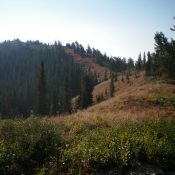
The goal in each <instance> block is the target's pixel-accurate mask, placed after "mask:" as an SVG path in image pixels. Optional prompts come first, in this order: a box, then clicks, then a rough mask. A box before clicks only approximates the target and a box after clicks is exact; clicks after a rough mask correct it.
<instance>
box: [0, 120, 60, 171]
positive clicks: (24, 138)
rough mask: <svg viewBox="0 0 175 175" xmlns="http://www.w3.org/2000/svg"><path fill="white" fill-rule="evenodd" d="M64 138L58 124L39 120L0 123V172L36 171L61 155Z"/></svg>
mask: <svg viewBox="0 0 175 175" xmlns="http://www.w3.org/2000/svg"><path fill="white" fill-rule="evenodd" d="M61 144H62V138H61V136H60V133H59V131H58V129H57V127H56V126H54V125H53V124H49V123H42V122H39V120H37V119H27V120H5V121H1V124H0V172H1V174H35V173H36V170H37V169H38V168H39V167H40V166H42V165H43V164H44V163H45V162H49V161H51V160H52V159H53V158H54V157H58V156H59V152H58V150H59V147H60V146H61Z"/></svg>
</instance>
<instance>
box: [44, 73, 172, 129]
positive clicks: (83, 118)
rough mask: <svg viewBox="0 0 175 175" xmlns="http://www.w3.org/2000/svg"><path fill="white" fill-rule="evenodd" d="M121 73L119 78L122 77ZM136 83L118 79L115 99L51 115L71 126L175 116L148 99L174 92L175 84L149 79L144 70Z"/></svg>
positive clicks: (169, 110) (97, 89) (133, 77)
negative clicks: (64, 114) (56, 115)
mask: <svg viewBox="0 0 175 175" xmlns="http://www.w3.org/2000/svg"><path fill="white" fill-rule="evenodd" d="M120 78H121V76H120V77H119V79H120ZM130 79H131V81H132V82H133V83H132V84H129V83H125V82H124V83H123V82H121V81H117V82H116V84H115V87H116V93H115V96H114V97H113V98H110V99H108V100H106V101H103V102H101V103H99V104H96V105H94V106H92V107H89V108H88V109H85V110H82V111H78V112H77V113H74V114H71V115H67V116H58V117H53V118H49V119H48V118H47V120H50V121H53V122H54V123H60V124H63V125H64V126H66V127H68V128H71V127H72V125H74V124H83V123H86V124H89V125H93V126H100V125H103V126H104V125H106V126H107V127H110V126H114V125H116V126H119V125H122V124H123V123H126V122H144V121H145V120H149V119H155V120H157V119H160V118H166V119H170V118H175V110H174V109H171V108H165V107H161V106H156V105H153V104H150V103H149V102H148V101H147V100H145V99H147V98H152V97H154V96H156V95H160V94H163V95H170V94H174V92H175V86H174V85H171V84H165V83H163V81H161V80H156V81H155V80H154V81H150V80H145V78H144V73H143V72H142V73H140V74H139V75H138V77H137V78H136V77H135V75H133V76H131V77H130ZM108 84H109V81H106V82H103V83H101V84H99V85H97V86H96V87H95V89H94V94H96V93H98V92H101V91H103V90H104V89H105V88H107V86H108Z"/></svg>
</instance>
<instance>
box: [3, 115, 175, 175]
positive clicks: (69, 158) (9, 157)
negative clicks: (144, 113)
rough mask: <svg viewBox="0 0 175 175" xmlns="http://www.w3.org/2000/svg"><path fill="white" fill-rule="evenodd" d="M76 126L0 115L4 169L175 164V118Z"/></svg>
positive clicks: (78, 170)
mask: <svg viewBox="0 0 175 175" xmlns="http://www.w3.org/2000/svg"><path fill="white" fill-rule="evenodd" d="M101 120H102V119H100V118H98V119H97V123H96V124H94V125H93V126H91V125H89V124H88V123H84V124H80V123H73V124H72V125H71V126H70V128H64V126H61V127H60V126H59V125H58V124H57V125H55V124H51V123H46V122H43V121H42V122H41V121H39V120H37V119H27V120H4V121H0V174H2V175H5V174H38V175H44V174H96V173H97V172H99V171H100V170H103V169H109V168H110V167H116V168H123V169H124V168H126V167H135V166H139V165H141V164H144V163H145V162H146V163H150V164H153V165H157V166H159V167H160V168H162V169H164V170H169V171H170V170H175V168H174V167H175V121H174V120H166V121H165V120H149V121H145V122H140V123H139V122H137V123H132V122H128V123H125V124H123V125H121V126H120V127H119V126H118V127H115V126H113V127H109V126H107V125H106V124H105V123H104V122H103V121H101Z"/></svg>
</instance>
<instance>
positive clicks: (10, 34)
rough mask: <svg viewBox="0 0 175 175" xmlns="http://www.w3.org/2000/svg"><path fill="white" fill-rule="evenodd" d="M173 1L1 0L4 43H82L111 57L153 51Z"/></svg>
mask: <svg viewBox="0 0 175 175" xmlns="http://www.w3.org/2000/svg"><path fill="white" fill-rule="evenodd" d="M173 16H175V0H0V41H4V40H13V39H14V38H19V39H20V40H22V41H26V40H40V41H42V42H46V43H53V42H54V41H55V40H60V41H61V42H62V44H65V43H67V42H72V41H75V40H76V41H78V42H79V43H81V44H83V45H84V46H85V47H86V46H87V45H88V44H90V46H92V47H95V48H98V49H99V50H101V51H102V52H103V53H104V52H106V53H107V54H108V55H109V56H111V55H113V56H124V57H127V58H128V57H132V58H137V56H138V54H139V52H143V51H148V50H150V51H152V50H153V48H154V39H153V38H154V34H155V32H156V31H158V32H159V31H162V32H163V33H165V35H166V36H168V37H173V35H174V36H175V34H174V33H173V32H172V31H170V30H169V28H170V27H172V26H173V25H174V24H175V20H173Z"/></svg>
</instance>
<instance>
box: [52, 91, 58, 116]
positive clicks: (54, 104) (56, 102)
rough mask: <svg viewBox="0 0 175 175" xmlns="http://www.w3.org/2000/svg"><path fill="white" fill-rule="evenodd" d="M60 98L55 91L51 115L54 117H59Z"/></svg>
mask: <svg viewBox="0 0 175 175" xmlns="http://www.w3.org/2000/svg"><path fill="white" fill-rule="evenodd" d="M58 110H59V109H58V97H57V93H56V92H55V91H54V93H53V97H52V111H51V114H52V115H57V113H58Z"/></svg>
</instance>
